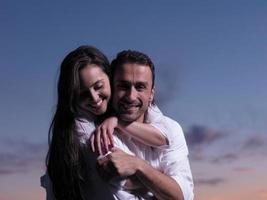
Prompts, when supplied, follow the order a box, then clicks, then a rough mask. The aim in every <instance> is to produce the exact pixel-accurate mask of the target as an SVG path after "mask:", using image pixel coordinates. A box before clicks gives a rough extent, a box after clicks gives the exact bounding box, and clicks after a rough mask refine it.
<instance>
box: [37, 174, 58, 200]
mask: <svg viewBox="0 0 267 200" xmlns="http://www.w3.org/2000/svg"><path fill="white" fill-rule="evenodd" d="M40 181H41V186H42V187H43V188H45V190H46V200H55V196H54V193H53V187H52V182H51V180H50V178H49V176H48V174H47V172H46V173H45V174H44V175H43V176H41V178H40Z"/></svg>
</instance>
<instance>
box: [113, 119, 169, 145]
mask: <svg viewBox="0 0 267 200" xmlns="http://www.w3.org/2000/svg"><path fill="white" fill-rule="evenodd" d="M116 128H117V129H118V130H119V132H120V133H122V134H128V135H130V136H131V137H133V138H134V139H136V140H137V141H139V142H141V143H143V144H146V145H148V146H152V147H158V146H163V145H167V144H168V140H167V138H166V137H165V136H164V135H163V134H162V132H160V130H158V129H156V128H155V127H153V126H151V125H150V124H144V123H140V122H132V123H129V124H126V123H123V122H121V121H118V125H117V127H116Z"/></svg>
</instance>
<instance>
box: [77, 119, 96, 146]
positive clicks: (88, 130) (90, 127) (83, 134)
mask: <svg viewBox="0 0 267 200" xmlns="http://www.w3.org/2000/svg"><path fill="white" fill-rule="evenodd" d="M94 130H95V124H94V122H92V121H88V120H87V119H85V118H76V119H75V132H76V133H77V134H78V137H79V138H80V142H81V143H86V141H87V140H88V139H89V138H90V136H91V134H92V133H93V132H94Z"/></svg>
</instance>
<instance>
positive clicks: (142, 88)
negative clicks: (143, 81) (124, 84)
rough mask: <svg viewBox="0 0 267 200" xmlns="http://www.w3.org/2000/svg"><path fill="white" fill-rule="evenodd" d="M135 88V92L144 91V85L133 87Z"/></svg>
mask: <svg viewBox="0 0 267 200" xmlns="http://www.w3.org/2000/svg"><path fill="white" fill-rule="evenodd" d="M135 88H136V90H139V91H140V90H144V89H146V86H145V85H137V86H135Z"/></svg>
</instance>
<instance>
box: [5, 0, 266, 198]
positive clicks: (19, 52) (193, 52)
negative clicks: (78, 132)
mask: <svg viewBox="0 0 267 200" xmlns="http://www.w3.org/2000/svg"><path fill="white" fill-rule="evenodd" d="M0 25H1V37H0V43H1V47H0V66H1V71H2V72H1V73H0V90H1V91H2V95H1V97H2V98H1V100H0V102H1V104H0V110H1V113H2V115H1V116H0V125H1V126H0V138H1V139H0V141H1V142H0V144H1V145H0V160H2V161H1V163H2V162H3V163H5V164H4V165H3V166H2V167H0V176H1V180H3V181H1V182H0V188H3V189H0V199H1V200H2V199H4V200H6V199H11V198H12V199H16V198H17V199H19V196H16V195H15V194H12V192H11V191H9V190H8V189H7V188H6V187H4V185H6V183H9V184H15V183H16V184H15V185H16V190H17V194H20V197H21V196H24V197H25V199H36V198H35V197H36V196H37V197H38V198H40V199H42V198H44V194H43V190H42V189H40V188H39V186H38V184H39V183H38V176H39V175H40V174H41V173H42V171H43V165H44V156H45V153H46V150H47V130H48V126H49V123H50V120H51V117H52V114H53V111H54V109H53V108H54V106H55V101H56V81H57V75H58V67H59V65H60V62H61V61H62V59H63V58H64V56H65V55H66V54H67V53H68V52H69V51H71V50H73V49H74V48H76V47H77V46H79V45H81V44H90V45H94V46H96V47H98V48H99V49H101V50H102V51H103V52H104V53H105V54H106V55H107V56H108V57H109V59H112V58H114V57H115V55H116V54H117V53H118V52H119V51H121V50H124V49H135V50H139V51H143V52H145V53H147V54H148V55H149V56H150V57H151V58H152V60H153V61H154V64H155V65H156V73H157V74H156V76H157V79H156V81H157V82H156V87H157V88H156V93H157V100H158V104H159V105H160V108H161V109H162V110H163V111H164V113H165V114H166V115H168V116H171V117H172V118H174V119H175V120H177V121H178V122H179V123H180V124H181V125H182V127H183V129H184V131H185V133H186V136H187V138H188V143H189V150H190V152H191V158H192V161H191V165H192V169H193V175H194V177H195V178H196V188H197V189H196V193H197V198H198V199H203V198H204V197H205V199H209V198H210V199H231V198H234V199H239V198H240V199H242V198H243V197H242V198H241V196H238V195H237V194H235V193H234V192H232V193H231V192H229V194H232V196H231V195H230V196H227V197H226V196H225V195H224V194H221V196H217V197H214V196H212V192H210V191H211V189H212V190H214V191H217V190H218V191H219V190H222V189H224V190H229V191H230V188H229V187H227V186H226V184H225V182H224V181H225V179H228V182H226V183H227V184H228V185H231V186H233V187H234V186H236V187H237V185H238V183H236V182H235V181H234V180H233V179H232V178H230V177H228V176H229V174H231V173H230V172H229V171H231V170H232V171H231V172H233V171H234V172H237V171H238V172H240V171H242V170H240V169H243V171H242V172H241V173H244V174H245V176H244V175H243V174H242V177H248V176H247V174H248V173H252V171H253V173H254V174H253V175H254V177H257V176H258V174H261V173H262V172H263V171H264V167H265V166H266V167H267V163H266V161H265V160H267V159H266V156H264V155H263V154H262V152H265V150H266V143H267V140H266V130H267V90H266V85H267V78H266V74H267V57H266V55H267V36H266V32H267V2H266V1H263V0H262V1H260V0H256V1H246V0H244V1H238V0H237V1H212V0H207V1H201V2H200V1H181V0H180V1H171V0H169V1H156V2H152V1H122V0H121V1H77V2H73V1H57V2H53V1H40V2H37V1H6V2H1V6H0ZM21 152H24V153H21ZM225 163H228V164H229V163H230V164H229V165H228V167H227V166H224V164H225ZM215 168H216V169H217V168H218V169H219V170H220V176H218V173H217V174H216V173H215V172H216V171H215V172H214V174H213V173H211V174H210V175H209V176H207V172H212V171H213V170H214V169H215ZM245 169H247V171H246V170H245ZM249 169H251V170H249ZM252 169H253V170H252ZM244 171H245V172H244ZM265 171H266V170H265ZM246 173H247V174H246ZM234 175H236V176H238V177H241V175H240V176H239V175H238V173H237V174H234ZM24 176H27V177H31V178H29V180H28V182H27V184H23V182H22V181H16V179H18V178H16V177H20V179H23V177H24ZM203 176H206V177H208V178H209V179H208V180H207V179H205V180H203ZM240 179H241V178H240ZM242 180H243V179H242ZM244 180H246V179H245V178H244ZM259 182H260V181H259ZM207 183H208V184H207ZM209 183H212V184H211V185H209ZM260 183H261V182H260ZM21 185H24V186H23V187H21ZM259 185H261V186H259V187H258V188H259V190H260V191H263V195H266V194H267V188H266V185H267V183H266V181H265V182H264V181H263V182H262V183H261V184H259ZM262 185H263V186H262ZM203 187H204V188H203ZM244 187H246V186H244ZM29 188H30V189H31V190H32V191H33V194H31V195H30V194H28V193H27V192H26V191H29ZM237 188H238V187H237ZM262 188H263V189H262ZM255 190H256V189H255ZM253 191H254V190H253ZM253 191H251V193H249V194H254V193H253ZM265 192H266V193H265ZM218 193H219V192H218ZM34 194H35V196H34ZM236 195H237V196H236ZM247 196H249V195H247ZM258 198H259V199H260V198H261V197H258ZM243 199H244V198H243Z"/></svg>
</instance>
